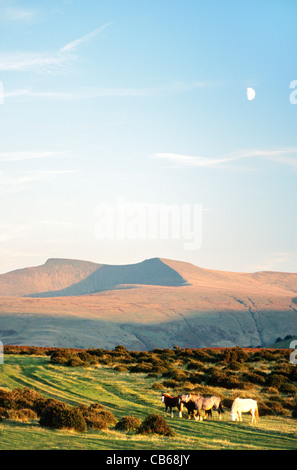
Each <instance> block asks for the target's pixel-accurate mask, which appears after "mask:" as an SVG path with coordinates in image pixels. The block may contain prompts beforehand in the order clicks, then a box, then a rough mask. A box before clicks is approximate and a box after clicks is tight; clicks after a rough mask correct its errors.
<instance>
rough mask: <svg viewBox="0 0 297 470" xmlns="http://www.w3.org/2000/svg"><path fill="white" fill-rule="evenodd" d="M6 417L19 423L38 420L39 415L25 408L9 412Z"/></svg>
mask: <svg viewBox="0 0 297 470" xmlns="http://www.w3.org/2000/svg"><path fill="white" fill-rule="evenodd" d="M5 417H6V418H8V419H15V420H18V421H28V420H31V419H36V418H37V413H36V412H35V411H33V410H31V409H30V408H29V409H28V408H23V409H19V410H13V409H11V410H7V411H6V414H5Z"/></svg>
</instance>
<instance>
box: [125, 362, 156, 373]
mask: <svg viewBox="0 0 297 470" xmlns="http://www.w3.org/2000/svg"><path fill="white" fill-rule="evenodd" d="M152 368H153V366H152V365H151V364H148V363H144V362H143V363H141V364H137V365H136V366H131V367H130V369H129V371H130V372H131V374H141V373H143V372H151V371H152Z"/></svg>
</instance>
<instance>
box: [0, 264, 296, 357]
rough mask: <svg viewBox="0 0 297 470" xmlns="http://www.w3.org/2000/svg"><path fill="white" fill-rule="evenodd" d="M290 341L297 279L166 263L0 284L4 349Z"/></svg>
mask: <svg viewBox="0 0 297 470" xmlns="http://www.w3.org/2000/svg"><path fill="white" fill-rule="evenodd" d="M49 286H50V287H54V288H55V290H50V289H46V288H47V287H49ZM61 287H62V289H61ZM33 288H35V292H34V290H32V289H33ZM288 334H297V274H296V273H279V272H271V271H266V272H265V271H264V272H256V273H235V272H229V271H215V270H208V269H205V268H199V267H197V266H195V265H193V264H191V263H186V262H182V261H175V260H168V259H166V258H151V259H148V260H144V261H141V262H139V263H134V264H131V265H104V264H99V263H92V262H85V261H80V260H69V259H68V260H67V259H63V258H58V259H56V258H51V259H49V260H47V262H46V263H45V264H44V265H41V266H39V267H38V266H37V267H32V268H24V269H23V270H16V271H12V272H10V273H7V274H3V275H0V340H1V341H2V342H3V343H4V344H24V345H29V346H30V345H31V346H32V345H39V346H47V347H48V346H57V347H82V348H84V347H104V348H106V349H109V348H112V347H115V346H117V345H118V344H123V345H124V346H126V347H127V348H130V349H131V348H133V349H139V350H143V349H153V348H154V347H163V348H164V347H173V346H174V345H179V346H181V347H192V348H194V347H216V346H217V347H225V346H236V345H239V346H245V347H249V346H254V347H255V346H265V345H266V344H272V343H273V342H274V341H275V339H276V338H278V337H285V336H286V335H288Z"/></svg>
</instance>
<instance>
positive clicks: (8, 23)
mask: <svg viewBox="0 0 297 470" xmlns="http://www.w3.org/2000/svg"><path fill="white" fill-rule="evenodd" d="M296 22H297V2H296V0H269V1H268V0H261V2H259V1H258V0H257V1H255V0H251V1H249V2H246V1H244V0H236V1H235V0H234V1H233V0H227V1H222V0H204V1H203V0H183V1H181V0H150V1H149V2H144V1H142V0H100V1H97V0H51V1H48V0H0V272H1V273H4V272H8V271H11V270H14V269H19V268H23V267H27V266H36V265H40V264H43V263H44V262H45V261H46V260H47V259H48V258H74V259H82V260H89V261H94V262H97V263H106V264H130V263H136V262H140V261H142V260H144V259H148V258H153V257H161V258H169V259H175V260H180V261H186V262H190V263H193V264H195V265H197V266H200V267H203V268H209V269H218V270H227V271H238V272H255V271H262V270H269V271H286V272H297V217H296V213H297V184H296V183H297V132H296V130H297V104H296V101H297V91H296V90H297V28H296ZM294 81H296V83H294ZM290 85H291V88H290ZM295 87H296V90H295ZM248 88H252V89H253V90H254V91H255V93H256V94H255V97H254V99H248V96H247V89H248Z"/></svg>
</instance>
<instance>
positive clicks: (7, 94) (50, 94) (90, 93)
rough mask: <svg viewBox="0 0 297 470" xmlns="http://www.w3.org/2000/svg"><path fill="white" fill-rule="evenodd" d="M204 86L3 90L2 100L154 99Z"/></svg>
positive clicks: (196, 83) (174, 83)
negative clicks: (25, 98) (26, 98)
mask: <svg viewBox="0 0 297 470" xmlns="http://www.w3.org/2000/svg"><path fill="white" fill-rule="evenodd" d="M204 86H206V84H205V83H203V82H189V83H186V82H184V83H183V82H173V83H169V84H168V85H164V86H159V87H158V86H156V87H147V88H141V87H139V88H135V87H134V88H129V87H119V88H109V87H98V88H91V87H88V88H86V89H79V90H67V91H47V90H43V91H37V90H32V89H31V88H23V89H17V90H4V98H5V99H10V98H18V97H28V98H45V99H59V100H60V99H65V100H68V99H95V98H102V97H128V98H129V97H136V98H137V97H154V96H166V95H170V94H179V93H186V92H188V91H191V90H194V89H196V88H202V87H204Z"/></svg>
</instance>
